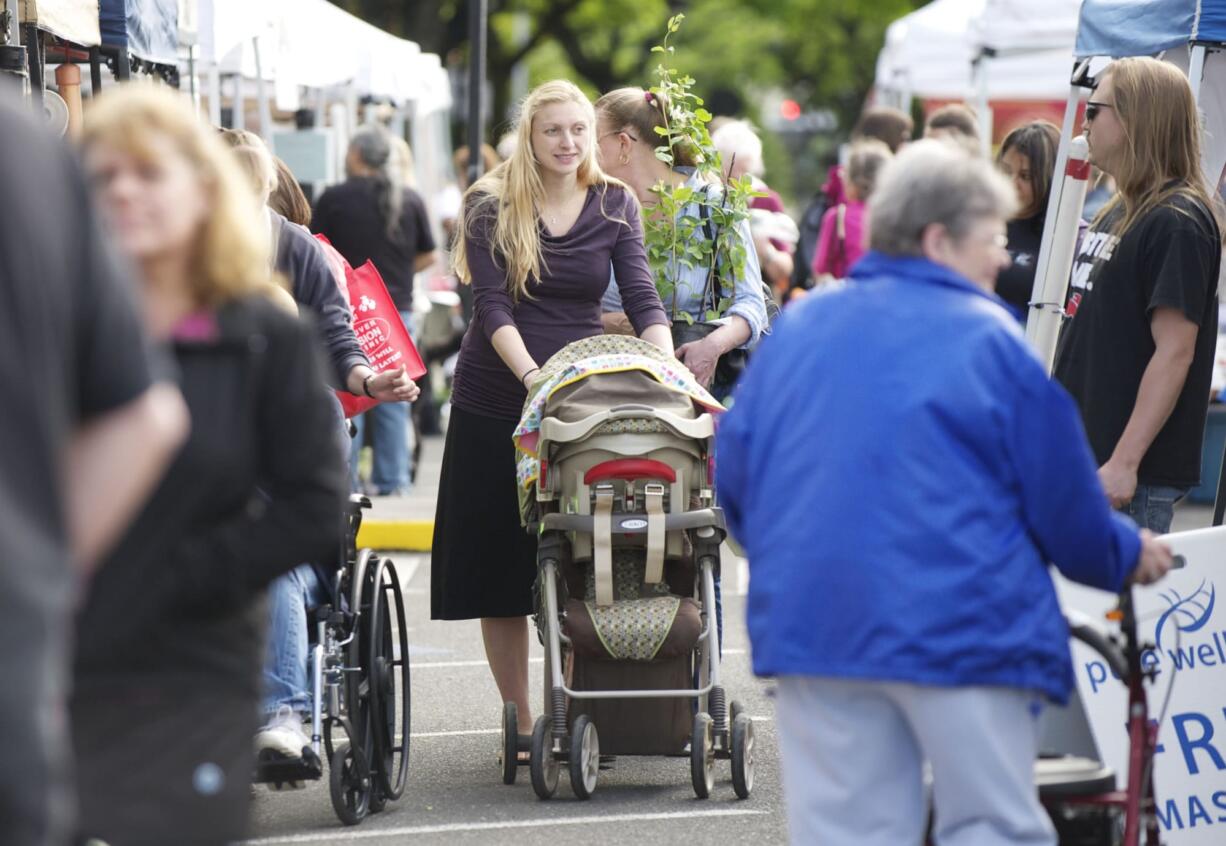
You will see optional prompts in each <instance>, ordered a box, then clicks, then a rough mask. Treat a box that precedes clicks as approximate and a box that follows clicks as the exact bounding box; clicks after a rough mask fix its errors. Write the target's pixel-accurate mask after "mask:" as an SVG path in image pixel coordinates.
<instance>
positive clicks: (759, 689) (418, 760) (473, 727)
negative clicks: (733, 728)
mask: <svg viewBox="0 0 1226 846" xmlns="http://www.w3.org/2000/svg"><path fill="white" fill-rule="evenodd" d="M441 447H442V443H441V439H433V438H432V439H430V440H429V441H427V442H426V450H425V455H424V458H423V467H422V468H421V469H422V472H421V474H420V476H419V482H420V484H419V486H418V487H417V488H416V490H415V491H414V493H413V494H411V495H410V496H409V497H405V498H399V499H393V498H384V499H379V500H376V502H375V509H374V512H373V515H372V516H373V517H376V518H379V519H387V520H410V519H417V520H428V519H431V518H432V517H433V508H434V501H433V489H434V488H435V487H436V485H437V472H438V467H437V465H438V463H439V460H440V458H441V452H442V449H441ZM1211 517H1212V511H1211V509H1210V508H1209V507H1207V506H1197V505H1182V506H1180V508H1178V509H1177V511H1176V517H1175V525H1174V526H1173V529H1174V530H1175V531H1181V530H1186V529H1191V528H1199V527H1202V526H1207V525H1209V523H1210V521H1211ZM389 556H390V557H391V558H392V559H393V560H394V561H395V562H396V564H397V567H398V568H399V570H400V575H401V577H402V581H403V583H404V587H405V591H406V597H405V598H406V602H407V609H406V613H407V616H408V626H409V639H410V644H411V646H410V651H411V671H412V676H411V678H412V681H411V684H412V700H413V701H412V722H413V727H412V737H411V753H410V776H409V783H408V786H407V788H406V790H405V794H404V796H403V797H402V798H401V799H400V800H399V801H396V802H393V803H390V804H389V805H388V806H387V808H386V809H385V810H384V811H382V812H381V813H379V814H375V815H372V816H370V817H368V818H367V819H366V820H365V821H364V822H363V823H362V824H361V825H359V826H355V827H345V826H342V825H341V824H340V822H339V821H338V820H337V819H336V817H335V816H334V814H333V811H332V806H331V803H330V800H329V797H328V786H327V782H326V780H325V781H321V782H318V783H314V784H310V785H308V786H307V787H306V788H305V789H303V790H298V791H292V792H281V793H274V792H271V791H270V790H268V789H267V788H265V787H256V788H253V789H252V790H253V794H252V795H253V799H254V801H253V828H252V839H251V840H250V841H248V842H249V843H252V844H267V845H268V846H274V844H276V845H278V846H279V844H296V843H312V844H316V843H317V844H346V843H358V842H361V843H370V844H372V846H378V844H384V843H388V844H390V843H397V844H399V843H414V844H416V843H422V844H508V845H509V846H514V844H529V843H531V844H539V843H541V842H545V841H547V840H555V841H557V842H565V843H566V844H567V846H584V844H607V843H610V842H613V841H617V842H621V843H632V844H633V843H653V844H654V843H678V842H682V841H688V842H692V843H711V844H734V843H735V844H743V843H753V844H755V846H766V845H767V844H775V843H784V842H786V825H785V820H784V812H783V801H782V795H781V789H780V781H779V762H778V744H777V742H776V734H775V724H774V720H773V717H774V702H773V699H772V698H771V696H770V690H769V688H770V685H769V683H768V682H765V681H763V680H759V679H755V678H754V677H753V675H752V673H751V672H750V669H749V654H748V649H749V643H748V639H747V636H746V632H745V625H744V617H745V615H744V593H745V590H746V588H747V586H748V573H747V568H746V566H745V562H744V561H741V560H738V559H734V558H732V559H731V560H726V562H725V572H724V620H725V646H726V649H725V651H724V653H725V654H724V659H725V660H724V672H725V686H726V688H727V689H728V691H729V695H730V697H731V698H734V699H739V700H741V701H742V702H743V703H744V704H745V706H746V711H747V713H750V714H752V715H753V716H754V718H755V729H756V740H757V743H756V759H757V772H756V784H755V787H754V792H753V795H752V796H751V797H750V799H748V800H746V801H740V800H738V799H736V798H735V796H734V794H733V792H732V786H731V781H730V779H731V775H730V768H729V764H728V762H727V761H720V762H719V763H718V765H717V766H718V770H717V773H718V782H717V784H716V789H715V791H714V792H713V794H712V797H711V798H710V799H708V800H705V801H704V800H698V799H696V798H695V797H694V793H693V789H692V788H691V787H690V776H689V759H688V757H685V758H667V759H659V758H628V757H623V758H619V759H618V760H617V762H616V764H615V766H614V768H613V769H612V770H606V771H602V772H601V773H600V779H599V783H598V785H597V788H596V791H595V794H594V796H593V797H592V798H591V799H590V800H588V801H579V800H577V799H575V798H574V797H573V795H572V794H571V792H570V787H569V783H568V781H567V778H566V774H565V771H563V773H562V774H561V778H560V780H559V787H558V792H557V794H556V796H555V797H554V798H553V799H552V800H549V801H546V802H542V801H541V800H539V799H537V797H536V794H535V793H533V791H532V787H531V785H530V784H529V779H528V772H527V768H521V770H520V773H519V779H518V782H517V783H516V784H515V785H513V786H510V787H508V786H505V785H503V784H502V783H501V779H500V771H499V768H498V763H497V759H498V748H497V747H498V743H499V720H500V707H501V703H500V702H499V697H498V692H497V688H496V687H495V686H494V682H493V679H492V678H491V676H490V673H489V670H488V669H487V667H486V664H485V657H484V651H483V649H482V646H481V634H480V627H479V624H478V623H477V622H476V621H466V622H434V621H431V620H430V599H429V592H430V559H429V555H428V554H421V553H389ZM729 558H731V556H729ZM532 646H533V652H532V656H533V657H532V659H531V667H530V671H531V679H532V683H533V692H532V698H531V701H532V702H534V703H536V702H540V701H541V692H540V691H541V681H542V673H543V664H542V661H541V654H542V652H541V648H540V646H539V644H537V643H536V641H535V638H533V642H532ZM325 779H326V772H325Z"/></svg>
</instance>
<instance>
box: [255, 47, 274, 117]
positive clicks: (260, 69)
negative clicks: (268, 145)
mask: <svg viewBox="0 0 1226 846" xmlns="http://www.w3.org/2000/svg"><path fill="white" fill-rule="evenodd" d="M251 51H252V55H254V57H255V99H256V103H255V105H256V115H257V116H258V120H259V135H260V137H261V138H268V133H269V131H270V130H271V129H272V112H271V110H270V109H269V108H268V90H267V86H266V85H265V83H264V66H263V64H262V63H261V62H260V39H259V37H258V36H257V37H255V38H253V39H251Z"/></svg>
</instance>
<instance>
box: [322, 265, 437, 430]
mask: <svg viewBox="0 0 1226 846" xmlns="http://www.w3.org/2000/svg"><path fill="white" fill-rule="evenodd" d="M345 281H346V283H347V287H348V288H349V309H350V310H351V311H352V312H353V331H354V332H355V333H357V336H358V343H359V344H361V345H362V352H364V353H366V357H367V358H368V359H370V366H371V369H372V370H374V371H375V372H376V373H382V372H383V371H385V370H395V369H396V368H398V367H400V365H402V364H403V365H404V367H405V371H406V372H407V373H408V376H409V378H410V379H412V380H414V381H416V380H418V379H420V378H421V377H422V376H425V375H426V365H425V364H423V363H422V360H421V356H420V355H419V354H418V352H417V347H415V346H413V341H412V339H411V338H410V337H409V331H408V330H407V329H405V328H404V323H403V322H402V321H401V319H400V312H399V311H398V310H397V308H396V304H395V303H394V302H392V296H391V294H389V293H388V292H387V286H386V285H384V284H383V277H382V276H380V275H379V271H378V270H376V269H375V266H374V265H373V264H371V263H370V262H369V261H368V262H366V264H364V265H362V266H361V267H359V268H357V269H356V270H355V269H353V268H352V267H350V266H349V265H348V264H346V265H345ZM336 395H337V397H339V398H340V401H341V405H342V406H343V407H344V409H345V416H346V417H356V416H357V415H359V414H362V413H363V412H365V411H368V410H370V409H371V408H374V407H375V406H376V405H378V404H379V401H378V400H374V399H371V398H370V397H358V396H354V395H353V394H351V393H349V392H348V391H337V392H336Z"/></svg>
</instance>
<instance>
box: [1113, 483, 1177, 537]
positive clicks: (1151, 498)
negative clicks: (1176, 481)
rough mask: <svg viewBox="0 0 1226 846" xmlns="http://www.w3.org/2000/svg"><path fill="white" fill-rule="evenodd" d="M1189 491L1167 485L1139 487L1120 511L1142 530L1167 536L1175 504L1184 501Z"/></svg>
mask: <svg viewBox="0 0 1226 846" xmlns="http://www.w3.org/2000/svg"><path fill="white" fill-rule="evenodd" d="M1188 490H1189V489H1188V488H1172V487H1168V486H1166V485H1137V492H1136V493H1135V494H1133V496H1132V501H1131V502H1129V503H1128V504H1127V505H1124V506H1121V507H1120V509H1119V510H1120V511H1121V512H1123V513H1124V514H1127V515H1128V516H1129V517H1131V518H1132V520H1133V522H1134V523H1136V524H1137V525H1138V526H1139V527H1140V528H1142V529H1149V530H1150V531H1151V532H1153V533H1154V534H1157V535H1165V534H1166V533H1167V532H1169V531H1170V530H1171V519H1172V518H1173V517H1174V516H1175V503H1177V502H1179V500H1181V499H1183V498H1184V496H1185V495H1186V494H1187V493H1188Z"/></svg>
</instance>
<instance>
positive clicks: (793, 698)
mask: <svg viewBox="0 0 1226 846" xmlns="http://www.w3.org/2000/svg"><path fill="white" fill-rule="evenodd" d="M1015 207H1016V199H1015V197H1014V196H1013V190H1012V188H1010V186H1009V184H1008V183H1007V182H1006V181H1005V179H1004V177H1002V176H1001V175H1000V174H998V173H996V172H994V170H993V168H992V166H991V164H989V163H988V162H987V160H986V159H983V158H979V157H975V158H972V157H970V156H968V155H966V154H965V153H963V152H961V151H960V150H959V149H958V148H957V147H955V146H953V145H951V144H946V143H943V142H938V141H920V142H918V143H917V144H913V145H911V146H910V147H909V148H908V149H907V150H906V151H905V152H903V153H901V154H899V156H898V157H897V158H896V159H895V160H894V162H893V163H891V164H890V165H889V166H887V168H886V170H885V172H884V173H883V175H882V178H881V181H880V182H879V183H878V186H877V190H876V192H875V193H874V195H873V199H872V200H871V201H870V203H869V215H870V218H871V226H870V232H871V234H870V244H871V247H872V251H871V252H869V253H868V254H866V255H865V256H864V257H863V258H862V259H860V261H859V262H857V264H856V266H855V267H853V268H852V269H851V279H852V280H853V281H852V283H851V284H849V285H846V286H842V287H840V288H837V289H833V290H831V291H829V292H828V293H821V294H817V295H814V296H810V297H807V298H806V299H805V300H803V301H801V302H800V303H799V304H797V305H795V306H793V307H792V308H791V309H789V311H788V313H787V314H786V315H785V316H784V317H783V319H781V320H780V321H779V322H778V324H777V325H776V327H775V329H774V330H773V331H772V336H771V339H770V341H769V342H768V343H765V344H763V345H762V347H761V348H760V349H759V350H758V352H757V353H756V357H755V359H754V364H753V367H751V368H750V369H749V371H748V372H747V373H746V374H745V376H744V378H742V379H741V382H740V384H739V386H738V388H737V400H736V403H735V404H734V405H733V407H732V409H731V410H730V411H729V412H728V413H727V414H725V415H724V417H723V419H722V421H721V423H720V429H719V434H718V436H717V445H716V455H717V456H718V457H719V462H718V468H717V478H716V486H717V488H718V492H719V500H720V503H721V504H722V505H723V507H724V510H725V513H726V515H727V517H728V522H729V527H730V528H731V530H732V532H733V534H734V535H735V536H736V537H737V539H738V540H740V542H741V543H742V544H743V545H744V547H745V550H746V552H747V554H748V558H749V561H750V567H751V576H752V578H751V579H750V582H749V598H748V602H747V607H748V609H749V610H748V617H747V622H748V626H749V634H750V638H751V640H752V643H753V663H754V671H755V672H756V673H758V674H760V675H764V676H775V677H777V678H778V706H777V708H776V719H777V720H778V726H779V738H780V742H779V747H780V749H782V750H783V783H784V788H785V792H786V794H787V799H788V820H789V825H790V827H791V838H792V842H793V843H795V844H810V843H840V844H841V843H854V844H856V846H895V844H899V843H920V842H922V841H923V838H924V821H925V808H924V790H923V767H924V764H925V762H927V763H928V764H930V765H931V771H932V779H933V784H934V787H933V803H934V804H935V809H936V813H935V830H934V832H933V839H934V840H935V842H937V843H940V844H943V846H985V844H994V846H1004V844H1010V846H1055V842H1056V838H1055V835H1054V832H1053V831H1052V827H1051V824H1050V822H1049V821H1048V818H1047V816H1046V814H1045V813H1044V811H1043V808H1042V807H1041V806H1040V805H1039V802H1038V796H1037V793H1036V791H1035V788H1034V782H1033V778H1034V777H1033V766H1034V759H1035V756H1036V753H1037V751H1038V749H1037V747H1038V740H1037V720H1038V715H1039V713H1040V711H1041V710H1042V707H1043V700H1044V699H1051V700H1055V701H1064V700H1066V699H1067V698H1068V695H1069V691H1070V689H1071V687H1072V681H1073V671H1072V670H1073V668H1072V661H1071V659H1070V657H1069V648H1068V627H1067V626H1066V625H1065V624H1064V621H1063V619H1062V617H1061V614H1060V607H1059V605H1058V604H1057V602H1056V593H1055V589H1054V587H1053V585H1052V582H1051V578H1050V576H1049V575H1048V563H1049V562H1050V563H1052V564H1055V566H1056V567H1057V568H1058V569H1059V570H1060V571H1061V572H1062V573H1063V574H1064V575H1065V576H1066V577H1068V578H1070V579H1073V580H1074V581H1078V582H1082V583H1084V584H1088V585H1091V586H1094V587H1098V588H1102V589H1106V590H1112V591H1118V590H1120V589H1121V587H1122V586H1123V585H1124V584H1125V583H1126V581H1127V580H1128V579H1130V578H1131V579H1133V580H1134V581H1136V582H1139V583H1148V582H1151V581H1154V580H1155V579H1157V578H1160V577H1161V576H1162V574H1163V573H1165V572H1166V571H1167V570H1168V569H1169V568H1170V566H1171V553H1170V550H1169V549H1167V548H1166V547H1165V546H1163V545H1162V544H1161V543H1160V542H1159V541H1157V540H1156V539H1155V538H1154V537H1153V536H1152V535H1150V534H1149V533H1148V532H1140V533H1138V531H1137V527H1136V525H1135V524H1134V523H1133V522H1132V521H1131V520H1129V519H1128V518H1126V517H1124V516H1123V515H1121V514H1119V513H1116V512H1114V511H1112V510H1111V507H1110V505H1109V504H1108V502H1107V498H1106V497H1105V496H1104V494H1103V488H1102V485H1100V484H1099V481H1098V476H1097V473H1096V464H1095V461H1094V456H1093V455H1092V453H1091V452H1090V448H1089V445H1088V444H1087V443H1086V437H1085V433H1084V432H1083V431H1082V429H1081V426H1080V423H1079V421H1078V415H1077V408H1076V406H1074V404H1073V402H1072V400H1071V399H1070V398H1069V396H1068V394H1066V393H1065V392H1064V390H1063V389H1062V388H1061V387H1060V386H1059V385H1057V384H1056V383H1054V382H1053V381H1052V380H1051V379H1049V378H1048V376H1047V373H1046V372H1045V371H1044V369H1043V366H1042V364H1041V363H1040V362H1039V360H1038V358H1037V356H1035V355H1034V353H1033V352H1032V351H1031V350H1030V349H1029V348H1028V346H1027V344H1026V340H1025V338H1024V337H1023V335H1022V332H1021V329H1020V327H1019V326H1018V325H1017V322H1016V321H1015V320H1013V318H1012V317H1011V316H1010V315H1009V313H1008V312H1007V311H1006V310H1005V308H1004V305H1003V303H1002V302H1001V301H1000V300H999V299H997V298H996V297H995V296H993V295H992V293H991V292H992V288H993V285H994V283H995V280H996V274H997V273H998V272H999V271H1000V269H1001V268H1002V267H1004V266H1005V265H1006V264H1007V263H1008V261H1009V258H1008V254H1007V253H1006V252H1005V246H1004V238H1005V219H1006V218H1007V217H1008V216H1009V215H1010V214H1012V213H1013V210H1014V208H1015ZM798 398H801V399H800V401H798Z"/></svg>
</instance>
